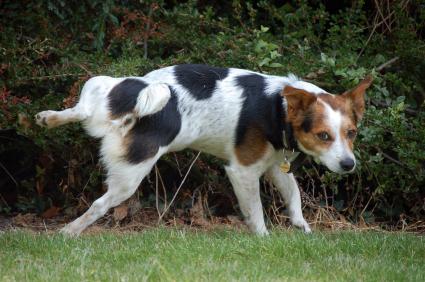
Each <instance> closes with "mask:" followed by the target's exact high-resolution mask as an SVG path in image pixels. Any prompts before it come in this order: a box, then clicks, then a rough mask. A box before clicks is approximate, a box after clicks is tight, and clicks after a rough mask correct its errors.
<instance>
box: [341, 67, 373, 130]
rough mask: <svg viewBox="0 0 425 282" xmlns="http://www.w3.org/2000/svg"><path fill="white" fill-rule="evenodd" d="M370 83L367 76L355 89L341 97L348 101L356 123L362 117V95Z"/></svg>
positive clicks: (363, 103)
mask: <svg viewBox="0 0 425 282" xmlns="http://www.w3.org/2000/svg"><path fill="white" fill-rule="evenodd" d="M372 81H373V78H372V76H371V75H368V76H367V77H366V78H364V79H363V80H362V81H360V83H359V84H358V85H357V86H356V87H354V88H353V89H351V90H349V91H347V92H345V93H344V94H342V96H343V97H345V98H346V99H348V100H349V102H350V104H351V107H352V110H353V112H354V114H355V117H356V121H357V122H359V121H360V120H361V119H362V117H363V113H364V110H365V101H364V100H365V99H364V94H365V92H366V89H368V88H369V87H370V85H371V84H372Z"/></svg>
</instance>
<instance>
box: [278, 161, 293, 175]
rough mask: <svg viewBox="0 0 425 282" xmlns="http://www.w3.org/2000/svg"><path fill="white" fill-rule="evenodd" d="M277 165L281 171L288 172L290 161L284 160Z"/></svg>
mask: <svg viewBox="0 0 425 282" xmlns="http://www.w3.org/2000/svg"><path fill="white" fill-rule="evenodd" d="M279 167H280V170H281V171H282V172H284V173H288V172H289V170H290V169H291V163H290V162H288V161H285V162H283V163H281V164H280V165H279Z"/></svg>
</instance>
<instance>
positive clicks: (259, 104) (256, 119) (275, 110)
mask: <svg viewBox="0 0 425 282" xmlns="http://www.w3.org/2000/svg"><path fill="white" fill-rule="evenodd" d="M236 81H237V84H238V85H239V86H240V87H241V88H242V89H243V94H242V95H243V96H244V97H245V101H244V103H243V106H242V110H241V114H240V117H239V121H238V126H237V129H236V146H237V145H240V144H241V143H242V142H243V141H244V138H245V133H246V132H247V129H248V128H249V127H257V128H259V129H260V130H261V131H262V132H263V134H264V136H265V137H266V139H267V141H269V142H270V143H271V144H272V145H273V147H274V148H275V149H276V150H279V149H282V148H283V142H282V140H283V139H282V138H283V134H282V132H283V130H284V129H285V120H286V116H285V112H284V110H283V106H282V96H281V95H280V92H277V93H275V94H272V95H266V94H265V86H266V83H265V79H264V77H263V76H261V75H258V74H249V75H243V76H239V77H237V78H236ZM288 133H289V132H288Z"/></svg>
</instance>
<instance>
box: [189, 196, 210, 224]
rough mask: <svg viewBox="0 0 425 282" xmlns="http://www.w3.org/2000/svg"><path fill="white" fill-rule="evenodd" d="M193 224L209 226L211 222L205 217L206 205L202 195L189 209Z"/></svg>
mask: <svg viewBox="0 0 425 282" xmlns="http://www.w3.org/2000/svg"><path fill="white" fill-rule="evenodd" d="M189 213H190V221H191V223H192V224H195V225H199V226H209V225H210V223H209V222H208V220H206V219H205V213H204V206H203V205H202V196H201V195H200V196H199V197H198V199H197V200H196V202H195V204H194V205H193V207H192V208H191V209H190V211H189Z"/></svg>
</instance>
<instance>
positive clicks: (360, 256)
mask: <svg viewBox="0 0 425 282" xmlns="http://www.w3.org/2000/svg"><path fill="white" fill-rule="evenodd" d="M25 280H27V281H28V280H30V281H58V280H60V281H82V280H84V281H105V280H108V281H109V280H112V281H143V280H152V281H157V280H163V281H168V280H171V281H175V280H177V281H194V280H214V281H229V280H244V281H246V280H254V281H270V280H280V281H286V280H290V281H305V280H309V281H311V280H314V281H343V280H345V281H359V280H360V281H425V237H421V236H414V235H409V234H400V233H398V234H387V233H372V232H361V233H360V232H358V233H356V232H347V231H346V232H338V233H321V232H316V233H314V234H311V235H304V234H302V233H301V232H298V231H274V232H273V233H272V235H271V236H268V237H266V238H259V237H256V236H253V235H251V234H248V233H243V232H238V231H233V230H231V231H215V232H204V231H190V230H189V231H188V230H179V229H164V228H158V229H151V230H147V231H144V232H141V233H121V234H115V233H106V232H105V233H101V234H97V235H83V236H81V237H79V238H67V237H64V236H62V235H59V234H51V235H47V234H34V233H28V232H22V231H7V232H4V233H0V281H25Z"/></svg>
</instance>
